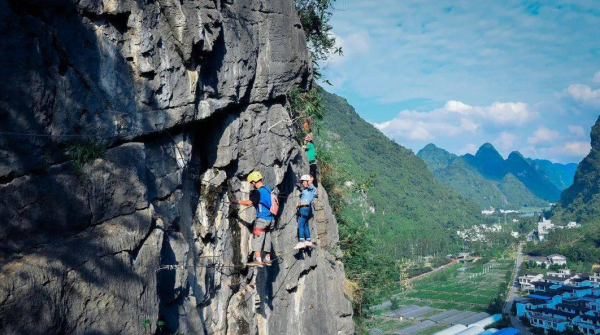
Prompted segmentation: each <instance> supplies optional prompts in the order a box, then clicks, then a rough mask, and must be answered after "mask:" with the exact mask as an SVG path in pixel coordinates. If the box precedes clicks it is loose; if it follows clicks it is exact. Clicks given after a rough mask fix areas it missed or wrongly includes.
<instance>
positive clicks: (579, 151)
mask: <svg viewBox="0 0 600 335" xmlns="http://www.w3.org/2000/svg"><path fill="white" fill-rule="evenodd" d="M564 150H565V153H567V154H568V153H570V154H571V156H586V155H587V154H589V153H590V150H592V146H591V144H590V143H589V142H567V143H565V145H564Z"/></svg>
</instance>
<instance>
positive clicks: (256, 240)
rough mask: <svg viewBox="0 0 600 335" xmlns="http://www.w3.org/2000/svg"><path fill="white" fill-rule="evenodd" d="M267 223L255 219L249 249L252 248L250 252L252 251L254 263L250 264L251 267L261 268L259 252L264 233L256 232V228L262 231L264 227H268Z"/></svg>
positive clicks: (263, 240)
mask: <svg viewBox="0 0 600 335" xmlns="http://www.w3.org/2000/svg"><path fill="white" fill-rule="evenodd" d="M268 223H269V222H268V221H265V220H262V219H257V220H256V222H255V224H254V229H255V230H253V231H252V241H251V247H252V251H254V261H253V262H251V264H249V265H251V266H262V257H261V251H262V249H263V245H264V243H265V235H266V234H265V232H264V231H258V230H256V228H258V229H261V230H264V229H265V228H266V226H267V225H268Z"/></svg>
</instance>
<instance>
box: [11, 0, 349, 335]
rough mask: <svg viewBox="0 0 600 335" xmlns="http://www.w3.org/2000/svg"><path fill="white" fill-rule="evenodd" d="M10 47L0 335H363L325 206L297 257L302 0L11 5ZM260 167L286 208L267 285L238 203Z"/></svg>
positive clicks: (303, 166)
mask: <svg viewBox="0 0 600 335" xmlns="http://www.w3.org/2000/svg"><path fill="white" fill-rule="evenodd" d="M0 34H1V36H2V39H0V50H2V52H0V76H1V77H2V78H3V80H2V81H0V120H1V121H0V214H2V217H3V218H4V220H3V222H2V224H0V252H1V254H0V256H1V257H0V332H1V333H2V334H7V335H11V334H178V333H179V334H261V335H262V334H353V333H354V326H353V322H352V308H351V304H350V302H349V301H348V300H347V299H346V297H345V296H344V293H343V282H344V268H343V264H342V263H341V261H340V259H339V257H340V252H339V247H338V232H337V223H336V221H335V218H334V217H333V215H332V212H331V209H330V207H329V205H328V200H327V194H326V193H325V192H324V190H322V189H320V190H319V198H318V201H317V204H316V206H315V208H316V213H315V217H316V218H318V220H317V219H314V220H313V222H312V224H311V225H312V229H313V235H314V237H315V240H316V241H315V242H316V244H317V247H316V248H315V249H313V251H312V252H304V253H297V252H294V251H293V249H292V246H293V245H294V243H295V242H296V229H297V226H296V221H295V220H296V218H295V206H296V204H297V203H298V200H299V191H298V190H297V188H296V182H297V179H296V178H297V176H299V175H300V174H302V173H307V172H308V163H307V158H306V156H305V154H304V153H303V151H302V150H301V149H300V147H299V145H298V143H297V142H296V141H295V140H294V136H295V133H296V131H297V129H295V128H294V126H293V125H291V124H290V122H285V121H284V122H279V121H281V120H289V118H290V114H289V110H288V103H287V101H286V99H285V94H286V93H287V92H289V90H291V89H293V87H295V86H303V87H305V86H306V85H308V84H309V83H310V77H311V69H310V59H309V56H308V52H307V50H306V45H305V42H304V40H305V38H304V34H303V31H302V29H301V27H300V24H299V19H298V18H297V16H296V14H295V12H294V9H293V4H292V1H291V0H279V1H268V0H264V1H258V0H246V1H237V0H236V1H232V0H223V1H209V0H189V1H177V0H161V1H149V0H146V1H142V0H139V1H134V0H120V1H118V0H52V1H37V0H36V1H34V0H0ZM23 134H29V135H27V136H25V135H23ZM33 134H35V136H32V135H33ZM98 141H102V142H103V145H104V146H105V147H106V151H105V152H104V153H103V154H100V155H98V157H99V158H97V159H95V160H87V161H83V163H84V164H78V163H77V162H76V160H73V159H72V156H71V155H69V154H68V153H69V152H73V151H74V150H76V149H89V148H90V147H91V145H90V143H91V142H98ZM80 163H81V162H80ZM255 168H258V169H259V170H260V171H261V172H262V173H263V175H264V177H265V181H266V183H267V184H269V185H271V186H272V187H273V188H275V189H277V191H278V192H279V193H280V195H281V205H282V206H281V207H282V209H281V215H280V218H279V220H278V226H277V230H276V231H275V232H274V248H275V250H276V254H278V256H279V258H278V259H277V262H276V264H274V265H273V266H272V267H270V268H263V269H249V268H247V267H246V266H245V264H246V262H247V261H248V255H249V253H250V249H249V239H250V236H251V233H250V229H251V223H252V221H253V219H254V213H253V211H252V210H251V209H250V210H246V209H244V208H242V207H240V206H238V205H233V204H232V202H233V201H234V200H236V199H247V197H248V193H247V192H248V191H249V186H248V184H247V183H245V182H244V180H245V176H246V175H247V174H248V173H249V172H251V171H252V170H254V169H255ZM317 221H318V222H317Z"/></svg>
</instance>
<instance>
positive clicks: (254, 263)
mask: <svg viewBox="0 0 600 335" xmlns="http://www.w3.org/2000/svg"><path fill="white" fill-rule="evenodd" d="M264 264H265V263H263V262H259V261H257V260H254V261H252V262H250V263H248V264H247V265H248V266H253V267H257V268H262V267H263V266H264Z"/></svg>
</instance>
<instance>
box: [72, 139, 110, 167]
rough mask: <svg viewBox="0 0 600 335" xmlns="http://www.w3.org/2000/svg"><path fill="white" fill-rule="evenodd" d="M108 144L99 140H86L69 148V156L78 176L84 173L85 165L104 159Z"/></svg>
mask: <svg viewBox="0 0 600 335" xmlns="http://www.w3.org/2000/svg"><path fill="white" fill-rule="evenodd" d="M106 148H107V146H106V144H105V143H104V142H102V141H98V140H86V141H83V142H77V143H74V144H71V145H69V146H68V147H67V155H68V157H69V159H70V160H71V162H72V164H73V169H74V170H75V172H76V173H77V174H80V173H81V172H82V171H83V167H84V166H85V164H87V163H89V162H93V161H94V160H96V159H98V158H103V157H104V154H105V153H106Z"/></svg>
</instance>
